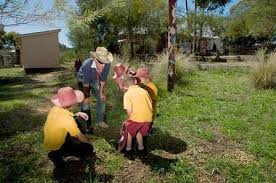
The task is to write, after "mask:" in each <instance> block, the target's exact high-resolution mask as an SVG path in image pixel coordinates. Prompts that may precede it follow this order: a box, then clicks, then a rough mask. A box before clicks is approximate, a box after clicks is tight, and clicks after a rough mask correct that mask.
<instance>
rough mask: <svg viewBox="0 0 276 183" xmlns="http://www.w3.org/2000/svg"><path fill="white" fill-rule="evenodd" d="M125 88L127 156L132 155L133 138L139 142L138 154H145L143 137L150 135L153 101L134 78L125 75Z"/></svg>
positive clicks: (123, 79)
mask: <svg viewBox="0 0 276 183" xmlns="http://www.w3.org/2000/svg"><path fill="white" fill-rule="evenodd" d="M122 81H123V84H124V86H125V87H126V88H127V91H126V93H125V94H124V109H125V110H126V112H127V114H128V119H127V120H126V121H125V122H124V126H125V130H126V132H127V141H126V149H125V150H126V151H125V154H126V156H131V154H132V152H133V151H132V138H136V139H137V142H138V152H139V153H140V154H144V153H145V152H146V151H145V148H144V144H143V137H144V136H146V135H147V134H148V131H149V128H150V126H151V122H152V101H151V98H150V96H149V94H148V92H147V91H146V90H144V89H142V88H141V87H139V86H138V85H136V79H135V78H134V77H132V76H128V75H124V77H123V78H122Z"/></svg>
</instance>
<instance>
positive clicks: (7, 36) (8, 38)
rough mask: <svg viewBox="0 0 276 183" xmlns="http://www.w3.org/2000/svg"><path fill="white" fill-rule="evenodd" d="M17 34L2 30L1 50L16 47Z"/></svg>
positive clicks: (0, 36) (0, 35)
mask: <svg viewBox="0 0 276 183" xmlns="http://www.w3.org/2000/svg"><path fill="white" fill-rule="evenodd" d="M16 36H17V33H16V32H5V31H4V29H2V30H0V49H3V48H6V49H11V48H15V47H16Z"/></svg>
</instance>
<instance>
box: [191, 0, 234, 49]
mask: <svg viewBox="0 0 276 183" xmlns="http://www.w3.org/2000/svg"><path fill="white" fill-rule="evenodd" d="M229 2H230V0H194V13H190V14H191V15H190V16H189V17H188V16H187V17H186V18H187V21H188V22H189V27H188V28H189V29H191V31H190V32H193V52H196V48H197V47H199V45H198V46H197V45H196V41H197V37H199V38H200V37H202V35H203V31H204V28H205V29H206V27H207V29H210V28H211V27H212V26H214V25H215V26H216V27H217V26H218V24H214V23H218V22H217V21H215V18H214V17H216V16H215V14H216V10H218V9H220V12H222V10H223V9H222V8H223V7H224V6H225V5H226V4H227V3H229ZM213 28H214V27H213ZM211 29H212V28H211ZM216 30H217V31H218V29H216ZM199 43H200V42H199Z"/></svg>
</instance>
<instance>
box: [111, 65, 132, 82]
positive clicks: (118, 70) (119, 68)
mask: <svg viewBox="0 0 276 183" xmlns="http://www.w3.org/2000/svg"><path fill="white" fill-rule="evenodd" d="M128 68H129V66H126V67H125V66H124V65H123V64H121V63H118V64H116V65H115V67H114V75H113V77H112V78H113V79H117V78H119V77H121V76H122V75H124V74H126V73H127V71H128Z"/></svg>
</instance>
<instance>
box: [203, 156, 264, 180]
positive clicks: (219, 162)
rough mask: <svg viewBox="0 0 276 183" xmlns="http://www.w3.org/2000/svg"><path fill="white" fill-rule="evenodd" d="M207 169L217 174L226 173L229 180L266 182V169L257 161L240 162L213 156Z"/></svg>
mask: <svg viewBox="0 0 276 183" xmlns="http://www.w3.org/2000/svg"><path fill="white" fill-rule="evenodd" d="M207 169H208V170H209V171H212V172H214V173H215V174H221V175H226V177H227V182H265V178H264V175H263V173H264V171H263V169H262V167H261V166H260V165H257V164H256V163H251V164H245V165H244V164H238V163H236V162H234V161H232V160H230V159H218V158H213V159H210V160H209V161H208V162H207Z"/></svg>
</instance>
